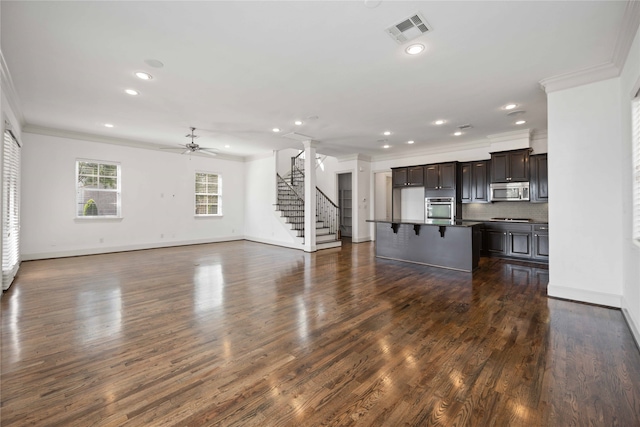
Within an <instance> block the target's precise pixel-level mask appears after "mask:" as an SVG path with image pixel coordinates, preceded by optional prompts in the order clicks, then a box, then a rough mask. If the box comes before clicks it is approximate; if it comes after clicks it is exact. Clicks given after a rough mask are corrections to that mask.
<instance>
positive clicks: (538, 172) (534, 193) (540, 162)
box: [529, 154, 549, 203]
mask: <svg viewBox="0 0 640 427" xmlns="http://www.w3.org/2000/svg"><path fill="white" fill-rule="evenodd" d="M529 160H530V162H531V196H530V200H529V201H530V202H532V203H547V202H548V201H549V179H548V174H547V155H546V154H536V155H534V156H531V157H530V158H529Z"/></svg>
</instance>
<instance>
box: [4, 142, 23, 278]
mask: <svg viewBox="0 0 640 427" xmlns="http://www.w3.org/2000/svg"><path fill="white" fill-rule="evenodd" d="M19 265H20V145H18V141H16V139H15V138H14V137H13V135H12V134H11V132H10V131H8V130H5V132H4V145H3V161H2V289H3V290H6V289H8V288H9V286H10V285H11V282H12V281H13V278H14V277H15V275H16V273H17V272H18V266H19Z"/></svg>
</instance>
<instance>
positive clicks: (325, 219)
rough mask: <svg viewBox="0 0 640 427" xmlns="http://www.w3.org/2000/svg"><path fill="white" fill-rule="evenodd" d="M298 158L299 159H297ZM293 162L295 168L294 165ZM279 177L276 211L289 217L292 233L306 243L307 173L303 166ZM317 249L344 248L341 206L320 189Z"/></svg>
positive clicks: (316, 231)
mask: <svg viewBox="0 0 640 427" xmlns="http://www.w3.org/2000/svg"><path fill="white" fill-rule="evenodd" d="M294 159H295V158H294ZM294 163H295V162H294V160H293V159H292V165H293V164H294ZM277 178H278V202H277V204H276V211H278V212H280V215H281V216H282V217H283V218H285V223H287V224H289V226H290V227H291V230H293V232H294V233H295V234H296V236H297V237H298V238H300V239H301V242H304V171H303V170H301V169H300V168H299V167H295V166H294V167H292V170H291V171H290V172H289V173H288V174H287V175H285V176H284V177H281V176H280V175H279V174H278V176H277ZM315 233H316V248H317V249H328V248H335V247H340V246H342V242H341V241H340V240H339V239H338V207H337V206H336V205H335V204H334V203H333V202H331V200H329V198H328V197H327V196H326V195H325V194H324V193H322V191H320V189H318V188H316V227H315Z"/></svg>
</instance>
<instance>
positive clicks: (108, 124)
mask: <svg viewBox="0 0 640 427" xmlns="http://www.w3.org/2000/svg"><path fill="white" fill-rule="evenodd" d="M104 127H106V128H112V127H113V125H112V124H111V123H105V124H104Z"/></svg>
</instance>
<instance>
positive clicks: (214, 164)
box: [22, 133, 245, 259]
mask: <svg viewBox="0 0 640 427" xmlns="http://www.w3.org/2000/svg"><path fill="white" fill-rule="evenodd" d="M23 140H24V149H23V152H22V161H23V165H22V166H23V167H22V255H23V258H24V259H36V258H47V257H58V256H69V255H81V254H89V253H102V252H110V251H118V250H129V249H140V248H148V247H159V246H171V245H179V244H189V243H203V242H217V241H224V240H233V239H241V238H242V237H243V227H244V210H245V209H244V208H245V207H244V182H245V181H244V167H243V166H244V164H243V163H240V162H237V161H230V160H221V159H216V158H209V157H202V156H188V155H180V154H175V153H167V152H162V151H159V150H158V151H155V150H148V149H142V148H133V147H125V146H120V145H113V144H104V143H97V142H90V141H80V140H75V139H67V138H60V137H54V136H44V135H36V134H30V133H23ZM78 158H82V159H93V160H104V161H112V162H119V163H120V164H121V170H122V216H123V218H122V219H121V220H113V219H111V220H107V219H95V220H93V219H92V220H87V219H76V218H75V196H76V193H75V162H76V159H78ZM196 171H206V172H212V173H218V174H220V175H221V177H222V191H223V194H222V212H223V216H221V217H206V218H196V217H195V216H194V194H193V192H194V179H195V176H194V175H195V172H196Z"/></svg>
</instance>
